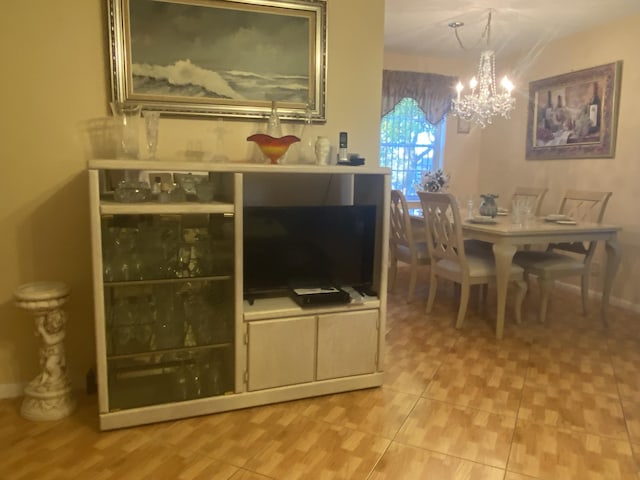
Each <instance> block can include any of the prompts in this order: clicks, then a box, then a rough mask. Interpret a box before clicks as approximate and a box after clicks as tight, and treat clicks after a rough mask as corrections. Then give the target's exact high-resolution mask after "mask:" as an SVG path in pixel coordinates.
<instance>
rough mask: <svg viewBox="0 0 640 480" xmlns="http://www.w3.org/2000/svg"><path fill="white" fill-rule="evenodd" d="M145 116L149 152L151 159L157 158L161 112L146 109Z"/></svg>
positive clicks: (143, 114) (143, 113)
mask: <svg viewBox="0 0 640 480" xmlns="http://www.w3.org/2000/svg"><path fill="white" fill-rule="evenodd" d="M142 116H143V117H144V126H145V132H146V138H147V153H148V154H149V158H150V159H152V160H153V159H155V158H156V150H157V149H158V124H159V120H160V112H153V111H150V110H145V111H144V112H142Z"/></svg>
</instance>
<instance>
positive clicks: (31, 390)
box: [14, 282, 76, 420]
mask: <svg viewBox="0 0 640 480" xmlns="http://www.w3.org/2000/svg"><path fill="white" fill-rule="evenodd" d="M69 294H70V290H69V287H68V286H67V285H65V284H64V283H61V282H34V283H27V284H24V285H21V286H20V287H18V288H17V290H16V291H15V292H14V297H15V303H16V305H17V306H18V307H20V308H23V309H25V310H28V311H30V312H31V313H32V314H33V315H34V316H35V318H36V335H38V336H40V337H42V341H43V346H42V347H41V348H40V366H41V369H42V371H41V373H40V374H39V375H38V376H37V377H36V378H34V379H33V380H32V381H31V382H30V383H29V385H27V386H26V387H25V389H24V400H23V402H22V408H21V409H20V413H21V414H22V416H23V417H25V418H26V419H28V420H58V419H60V418H63V417H66V416H67V415H69V414H70V413H71V412H72V411H73V409H74V408H75V406H76V403H75V400H74V399H73V398H72V396H71V383H70V382H69V379H68V378H67V363H66V359H65V353H64V337H65V323H66V314H65V312H64V311H63V310H62V309H61V307H62V305H64V304H65V302H66V301H67V299H68V298H69Z"/></svg>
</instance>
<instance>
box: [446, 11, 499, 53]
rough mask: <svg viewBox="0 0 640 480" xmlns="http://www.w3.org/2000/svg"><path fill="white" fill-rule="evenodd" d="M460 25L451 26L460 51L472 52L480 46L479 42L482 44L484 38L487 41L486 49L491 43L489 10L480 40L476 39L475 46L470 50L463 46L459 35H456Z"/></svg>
mask: <svg viewBox="0 0 640 480" xmlns="http://www.w3.org/2000/svg"><path fill="white" fill-rule="evenodd" d="M461 26H462V25H454V26H453V32H454V33H455V35H456V40H458V45H460V48H461V49H462V50H465V51H468V50H473V49H475V48H476V47H477V46H478V45H480V42H482V40H483V39H484V38H485V37H486V39H487V47H489V44H490V43H491V10H489V18H488V19H487V24H486V25H485V26H484V30H483V31H482V35H480V38H478V41H477V42H476V44H475V45H474V46H473V47H471V49H469V48H467V47H465V46H464V44H463V43H462V39H461V38H460V35H459V34H458V28H460V27H461Z"/></svg>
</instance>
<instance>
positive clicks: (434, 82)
mask: <svg viewBox="0 0 640 480" xmlns="http://www.w3.org/2000/svg"><path fill="white" fill-rule="evenodd" d="M456 81H457V78H456V77H450V76H447V75H438V74H435V73H419V72H400V71H395V70H383V72H382V116H385V115H386V114H387V113H389V112H390V111H391V110H393V108H394V107H395V106H396V105H397V104H398V102H400V100H402V99H403V98H406V97H409V98H413V99H414V100H415V101H416V102H417V103H418V105H419V106H420V108H421V109H422V111H423V112H424V114H425V115H426V117H427V121H428V122H429V123H431V124H432V125H437V124H438V123H440V121H442V119H443V118H444V116H445V115H446V114H447V113H448V112H449V110H450V109H451V100H452V99H453V95H454V93H455V83H456Z"/></svg>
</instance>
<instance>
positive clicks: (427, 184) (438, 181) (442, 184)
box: [420, 169, 451, 192]
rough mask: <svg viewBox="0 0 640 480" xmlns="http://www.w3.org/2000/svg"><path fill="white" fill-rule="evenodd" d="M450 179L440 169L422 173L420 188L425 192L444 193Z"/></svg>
mask: <svg viewBox="0 0 640 480" xmlns="http://www.w3.org/2000/svg"><path fill="white" fill-rule="evenodd" d="M450 179H451V177H450V176H449V174H448V173H444V172H443V171H442V170H441V169H438V170H436V171H435V172H424V173H423V174H422V179H421V182H420V188H421V189H422V190H423V191H425V192H446V191H447V188H448V187H449V181H450Z"/></svg>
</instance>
